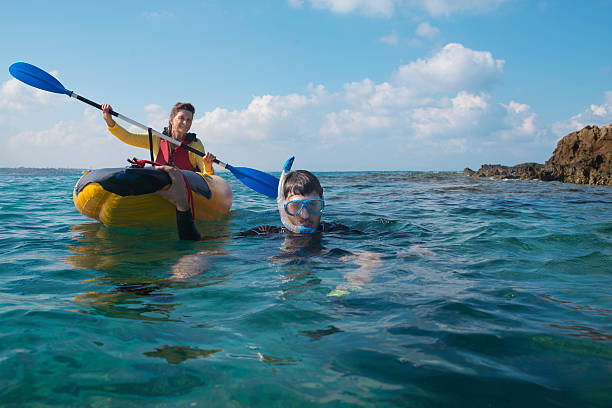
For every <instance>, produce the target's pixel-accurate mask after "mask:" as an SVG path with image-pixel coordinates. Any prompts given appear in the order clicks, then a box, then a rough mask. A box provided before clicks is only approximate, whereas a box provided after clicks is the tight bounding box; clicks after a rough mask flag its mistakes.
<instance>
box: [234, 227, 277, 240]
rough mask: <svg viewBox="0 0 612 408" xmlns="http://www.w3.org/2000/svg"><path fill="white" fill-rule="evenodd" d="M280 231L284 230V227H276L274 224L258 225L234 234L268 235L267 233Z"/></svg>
mask: <svg viewBox="0 0 612 408" xmlns="http://www.w3.org/2000/svg"><path fill="white" fill-rule="evenodd" d="M281 232H285V229H284V228H282V227H277V226H276V225H260V226H258V227H254V228H251V229H248V230H246V231H240V232H239V233H237V234H236V236H237V237H254V236H260V235H268V234H280V233H281Z"/></svg>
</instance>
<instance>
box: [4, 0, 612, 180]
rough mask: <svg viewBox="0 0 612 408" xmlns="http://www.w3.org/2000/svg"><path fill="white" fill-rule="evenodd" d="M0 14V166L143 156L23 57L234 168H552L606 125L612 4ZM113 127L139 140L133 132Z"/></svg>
mask: <svg viewBox="0 0 612 408" xmlns="http://www.w3.org/2000/svg"><path fill="white" fill-rule="evenodd" d="M2 8H3V11H2V13H1V14H0V49H1V50H2V52H1V53H0V66H4V70H3V71H0V72H2V73H0V143H1V144H2V145H3V148H2V149H0V167H21V166H23V167H62V168H91V169H93V168H101V167H121V166H124V165H127V163H126V161H125V160H126V159H127V158H128V157H134V156H136V157H139V158H148V155H149V153H148V151H147V150H145V149H139V148H133V147H130V146H127V145H125V144H124V143H122V142H121V141H119V140H118V139H116V138H115V137H114V136H112V135H111V134H110V133H109V132H108V130H107V129H106V125H105V123H104V121H103V119H102V116H101V113H100V111H98V110H96V109H95V108H92V107H89V106H88V105H86V104H84V103H82V102H79V101H77V100H75V99H73V98H68V97H66V96H65V95H60V94H54V93H48V92H44V91H40V90H37V89H35V88H32V87H29V86H27V85H25V84H22V83H20V82H19V81H17V80H16V79H14V78H13V77H12V76H11V75H10V74H9V72H8V68H9V66H10V65H11V64H12V63H14V62H19V61H25V62H28V63H31V64H33V65H36V66H38V67H40V68H42V69H43V70H45V71H47V72H50V73H52V74H53V75H54V76H55V77H56V78H58V79H59V80H60V82H61V83H62V84H63V85H64V86H65V87H66V88H67V89H69V90H72V91H74V92H76V93H77V94H79V95H82V96H84V97H86V98H88V99H91V100H93V101H96V102H98V103H109V104H111V105H112V106H113V108H114V110H115V111H117V112H119V113H121V114H123V115H124V116H126V117H129V118H131V119H133V120H136V121H137V122H140V123H144V124H147V125H149V126H151V127H153V128H154V129H157V130H162V129H163V127H164V126H165V125H166V124H167V121H168V115H169V112H170V109H171V107H172V105H174V104H175V103H176V102H179V101H189V102H191V103H193V104H194V105H195V107H196V116H195V120H194V123H193V126H192V131H194V132H196V133H197V134H198V137H199V138H201V139H202V140H203V142H204V146H205V148H206V150H207V151H211V152H212V153H214V154H215V155H216V156H217V157H218V158H219V159H220V160H223V161H225V162H228V163H230V164H232V165H234V166H245V167H251V168H256V169H259V170H263V171H280V169H281V167H282V165H283V163H284V162H285V160H286V159H287V158H288V157H290V156H293V155H295V156H296V161H295V164H294V168H302V169H309V170H312V171H368V170H392V171H403V170H417V171H421V170H424V171H438V170H439V171H445V170H451V171H455V170H459V171H460V170H462V169H463V168H465V167H470V168H472V169H474V170H476V169H478V168H479V167H480V166H481V165H482V164H485V163H501V164H505V165H514V164H518V163H524V162H539V163H543V162H545V161H546V160H547V159H548V158H549V157H550V156H551V154H552V152H553V151H554V149H555V147H556V143H557V141H558V140H559V139H560V138H561V137H563V136H565V135H566V134H568V133H570V132H573V131H576V130H579V129H581V128H583V127H584V126H586V125H592V124H594V125H597V126H602V125H606V124H609V123H612V45H611V44H612V43H611V39H612V25H611V24H610V23H609V18H610V16H612V0H583V1H574V0H567V1H566V0H555V1H553V0H542V1H538V0H531V1H528V0H372V1H370V0H261V1H247V0H244V1H229V0H210V1H207V0H200V1H189V0H185V1H182V2H168V1H155V0H147V1H138V0H133V1H113V0H108V1H104V2H94V1H82V0H81V1H68V0H66V1H60V2H50V1H34V0H31V1H28V0H24V1H21V2H9V3H7V4H4V5H3V6H2ZM122 125H123V126H125V127H126V128H128V129H130V130H132V131H138V129H137V128H133V127H131V126H130V125H129V124H127V123H122Z"/></svg>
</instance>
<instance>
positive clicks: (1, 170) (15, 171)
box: [0, 167, 89, 175]
mask: <svg viewBox="0 0 612 408" xmlns="http://www.w3.org/2000/svg"><path fill="white" fill-rule="evenodd" d="M88 170H89V169H64V168H59V169H58V168H52V167H15V168H11V167H0V174H4V175H19V174H80V173H83V172H84V171H88Z"/></svg>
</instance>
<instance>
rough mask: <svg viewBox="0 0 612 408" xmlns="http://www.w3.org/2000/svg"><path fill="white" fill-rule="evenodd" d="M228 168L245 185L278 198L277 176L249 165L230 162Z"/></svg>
mask: <svg viewBox="0 0 612 408" xmlns="http://www.w3.org/2000/svg"><path fill="white" fill-rule="evenodd" d="M226 168H227V169H228V170H229V171H231V172H232V174H233V175H234V176H236V178H237V179H238V180H240V181H241V182H242V183H243V184H244V185H245V186H247V187H249V188H251V189H253V190H255V191H257V192H258V193H261V194H264V195H267V196H268V197H272V198H276V196H277V194H278V181H279V180H278V179H277V178H276V177H274V176H272V175H271V174H268V173H264V172H263V171H259V170H255V169H250V168H248V167H233V166H230V165H229V164H228V165H227V167H226Z"/></svg>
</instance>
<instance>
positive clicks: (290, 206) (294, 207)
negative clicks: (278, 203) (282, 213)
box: [285, 200, 302, 216]
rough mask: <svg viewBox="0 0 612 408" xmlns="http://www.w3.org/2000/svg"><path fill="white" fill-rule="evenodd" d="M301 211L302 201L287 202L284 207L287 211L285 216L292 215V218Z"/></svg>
mask: <svg viewBox="0 0 612 408" xmlns="http://www.w3.org/2000/svg"><path fill="white" fill-rule="evenodd" d="M301 209H302V201H300V200H295V201H289V202H288V203H287V204H286V205H285V210H286V211H287V214H289V215H292V216H296V215H298V214H299V213H300V210H301Z"/></svg>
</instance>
